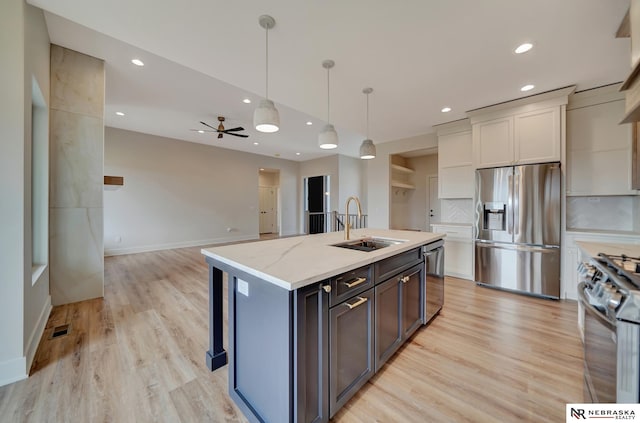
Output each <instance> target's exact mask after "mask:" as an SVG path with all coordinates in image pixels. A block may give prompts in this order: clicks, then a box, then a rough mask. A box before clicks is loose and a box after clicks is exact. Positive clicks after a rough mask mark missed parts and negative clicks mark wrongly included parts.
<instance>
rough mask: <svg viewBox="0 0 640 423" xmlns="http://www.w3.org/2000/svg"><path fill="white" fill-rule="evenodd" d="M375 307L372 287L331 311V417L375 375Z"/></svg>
mask: <svg viewBox="0 0 640 423" xmlns="http://www.w3.org/2000/svg"><path fill="white" fill-rule="evenodd" d="M374 305H375V296H374V294H373V288H371V289H369V290H367V291H365V292H362V293H360V294H358V295H355V296H353V297H351V298H350V299H348V300H345V301H344V302H342V303H340V304H337V305H335V306H334V307H332V308H331V309H330V310H329V334H330V335H329V345H330V347H329V349H330V364H329V365H330V373H329V393H330V394H329V395H330V399H329V400H330V403H329V410H330V413H329V414H330V417H333V415H334V414H335V413H336V412H337V411H338V410H339V409H340V407H342V406H343V405H344V403H345V402H347V401H348V400H349V398H351V397H352V396H353V395H354V394H355V393H356V392H357V391H358V389H360V387H361V386H362V385H364V384H365V383H366V382H367V380H369V378H370V377H371V376H373V373H374V357H373V336H374V327H373V322H374V320H373V313H374Z"/></svg>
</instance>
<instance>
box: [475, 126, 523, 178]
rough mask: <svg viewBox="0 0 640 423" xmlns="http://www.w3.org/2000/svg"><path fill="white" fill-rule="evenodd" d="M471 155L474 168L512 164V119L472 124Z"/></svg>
mask: <svg viewBox="0 0 640 423" xmlns="http://www.w3.org/2000/svg"><path fill="white" fill-rule="evenodd" d="M473 153H474V159H475V160H474V165H475V167H476V168H483V167H495V166H508V165H510V164H513V160H514V151H513V117H512V116H507V117H503V118H499V119H493V120H488V121H484V122H478V123H476V124H474V125H473Z"/></svg>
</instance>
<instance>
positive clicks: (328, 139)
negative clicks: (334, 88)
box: [318, 60, 338, 150]
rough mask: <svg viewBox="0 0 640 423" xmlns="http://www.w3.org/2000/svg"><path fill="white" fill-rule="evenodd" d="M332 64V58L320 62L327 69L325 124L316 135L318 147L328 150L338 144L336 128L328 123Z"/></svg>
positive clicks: (333, 63)
mask: <svg viewBox="0 0 640 423" xmlns="http://www.w3.org/2000/svg"><path fill="white" fill-rule="evenodd" d="M334 65H335V62H334V61H333V60H325V61H324V62H322V67H323V68H325V69H326V70H327V124H326V125H325V126H324V128H322V132H320V135H318V145H320V148H322V149H325V150H330V149H332V148H336V147H337V146H338V133H337V132H336V128H334V127H333V125H332V124H331V123H329V122H330V121H329V110H330V108H329V104H330V101H329V100H330V95H329V88H330V85H329V70H330V69H331V68H332V67H333V66H334Z"/></svg>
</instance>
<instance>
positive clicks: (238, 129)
mask: <svg viewBox="0 0 640 423" xmlns="http://www.w3.org/2000/svg"><path fill="white" fill-rule="evenodd" d="M236 131H244V128H243V127H242V126H238V127H237V128H231V129H225V130H224V132H236Z"/></svg>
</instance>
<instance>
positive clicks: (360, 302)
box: [344, 297, 369, 310]
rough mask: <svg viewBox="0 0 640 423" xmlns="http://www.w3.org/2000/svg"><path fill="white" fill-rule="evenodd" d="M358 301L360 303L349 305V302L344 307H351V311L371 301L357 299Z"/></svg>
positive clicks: (361, 298)
mask: <svg viewBox="0 0 640 423" xmlns="http://www.w3.org/2000/svg"><path fill="white" fill-rule="evenodd" d="M356 298H357V299H358V301H356V302H355V303H353V304H349V303H348V302H345V303H344V305H346V306H347V307H349V310H353V309H354V308H356V307H358V306H359V305H361V304H364V303H366V302H367V301H368V300H369V299H368V298H363V297H356Z"/></svg>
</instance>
